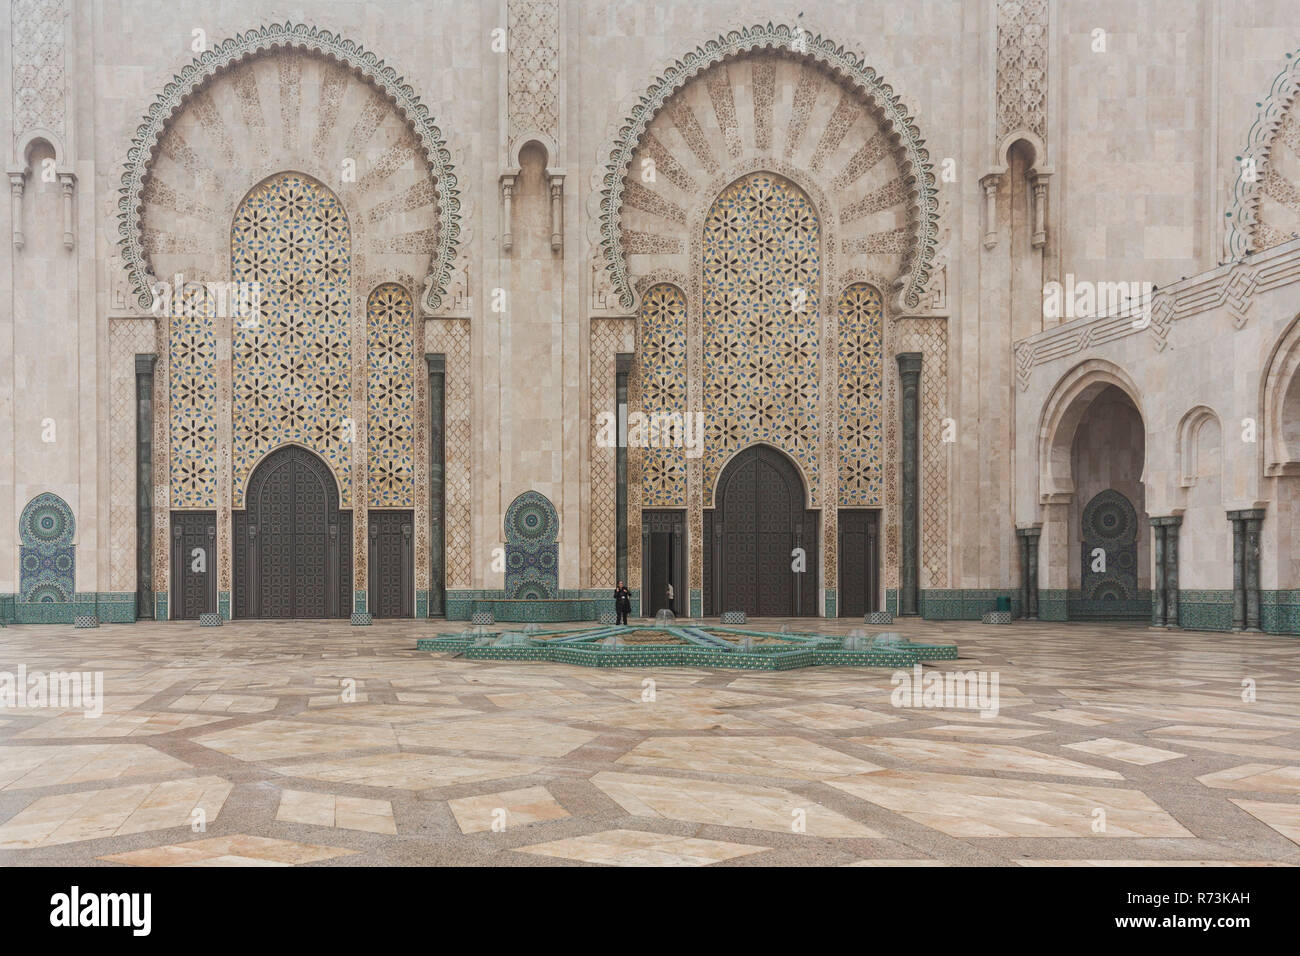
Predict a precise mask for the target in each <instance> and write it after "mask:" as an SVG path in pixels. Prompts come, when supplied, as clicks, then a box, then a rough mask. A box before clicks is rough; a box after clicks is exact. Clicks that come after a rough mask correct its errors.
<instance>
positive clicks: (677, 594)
mask: <svg viewBox="0 0 1300 956" xmlns="http://www.w3.org/2000/svg"><path fill="white" fill-rule="evenodd" d="M685 526H686V512H685V511H680V510H671V511H669V510H655V511H643V512H641V613H642V614H644V615H645V616H647V617H653V616H654V615H655V614H658V613H659V612H660V611H662V610H670V611H672V612H673V613H674V614H675V615H677V616H678V617H685V616H687V615H688V614H689V610H688V605H689V602H688V601H687V600H686V594H685V588H686V554H685V546H686V539H685V535H684V534H683V531H684V529H685ZM670 585H671V587H672V597H671V598H670V597H669V596H668V590H669V586H670Z"/></svg>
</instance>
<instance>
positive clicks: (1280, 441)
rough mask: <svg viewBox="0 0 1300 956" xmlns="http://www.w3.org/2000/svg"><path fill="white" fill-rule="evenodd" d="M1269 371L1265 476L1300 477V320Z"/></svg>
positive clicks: (1278, 348)
mask: <svg viewBox="0 0 1300 956" xmlns="http://www.w3.org/2000/svg"><path fill="white" fill-rule="evenodd" d="M1265 368H1266V371H1265V373H1264V376H1263V378H1262V379H1261V388H1262V390H1263V393H1264V394H1263V405H1264V442H1263V445H1264V474H1265V476H1266V477H1269V478H1274V477H1278V476H1280V475H1300V374H1297V372H1300V318H1296V319H1295V320H1294V321H1292V323H1291V325H1290V326H1289V327H1288V328H1287V330H1286V332H1284V333H1283V335H1282V337H1281V339H1280V340H1279V341H1278V343H1277V345H1276V346H1274V348H1273V352H1272V355H1271V356H1270V357H1269V361H1268V364H1267V366H1265ZM1288 421H1289V422H1290V424H1291V429H1290V434H1288V431H1287V423H1288Z"/></svg>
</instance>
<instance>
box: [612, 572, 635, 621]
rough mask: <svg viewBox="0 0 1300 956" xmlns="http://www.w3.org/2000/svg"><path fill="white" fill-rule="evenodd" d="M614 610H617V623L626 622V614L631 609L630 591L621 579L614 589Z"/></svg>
mask: <svg viewBox="0 0 1300 956" xmlns="http://www.w3.org/2000/svg"><path fill="white" fill-rule="evenodd" d="M614 610H616V611H618V623H620V624H626V623H627V616H628V614H630V613H631V611H632V592H631V591H629V590H628V589H627V585H626V584H624V583H623V582H622V581H619V582H618V587H616V588H615V589H614Z"/></svg>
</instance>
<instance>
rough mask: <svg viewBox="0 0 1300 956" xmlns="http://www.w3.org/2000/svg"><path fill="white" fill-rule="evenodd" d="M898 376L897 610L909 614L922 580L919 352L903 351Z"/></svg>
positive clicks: (914, 607)
mask: <svg viewBox="0 0 1300 956" xmlns="http://www.w3.org/2000/svg"><path fill="white" fill-rule="evenodd" d="M898 379H899V386H900V388H899V391H900V393H901V403H902V418H903V428H902V442H903V447H902V449H901V452H902V454H901V456H900V457H901V459H902V464H903V486H902V495H903V501H902V509H901V511H902V556H901V560H902V567H901V568H900V569H899V589H898V614H899V616H900V617H906V616H909V615H915V614H917V613H918V589H919V580H920V551H921V548H920V518H919V514H920V502H921V489H920V432H921V421H920V419H921V353H920V352H903V353H902V354H900V355H899V356H898Z"/></svg>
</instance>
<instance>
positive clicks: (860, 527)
mask: <svg viewBox="0 0 1300 956" xmlns="http://www.w3.org/2000/svg"><path fill="white" fill-rule="evenodd" d="M839 522H840V537H839V542H840V554H839V559H840V592H839V611H840V617H862V616H863V615H864V614H866V613H867V612H868V611H878V610H880V603H879V602H880V595H879V591H880V544H879V536H880V512H879V511H869V510H867V509H863V508H841V509H840V513H839Z"/></svg>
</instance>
